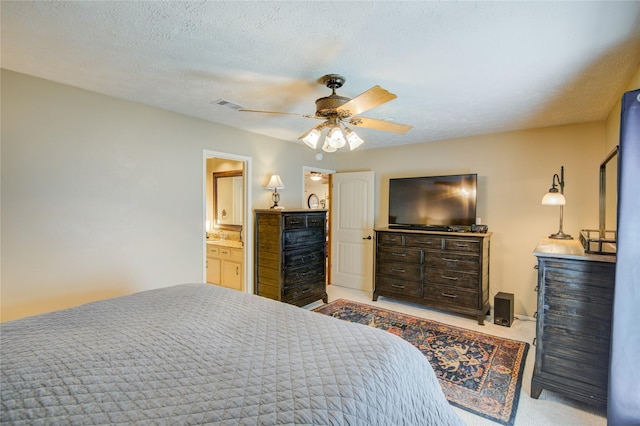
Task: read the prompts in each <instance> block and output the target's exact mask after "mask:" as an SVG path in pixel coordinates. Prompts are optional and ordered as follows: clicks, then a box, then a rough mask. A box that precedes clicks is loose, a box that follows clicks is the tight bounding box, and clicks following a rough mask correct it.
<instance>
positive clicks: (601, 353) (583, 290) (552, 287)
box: [531, 239, 616, 407]
mask: <svg viewBox="0 0 640 426" xmlns="http://www.w3.org/2000/svg"><path fill="white" fill-rule="evenodd" d="M534 255H535V256H536V257H537V258H538V312H537V319H536V363H535V367H534V370H533V377H532V379H531V396H532V397H533V398H538V397H539V396H540V392H542V390H543V389H548V390H550V391H553V392H557V393H560V394H563V395H565V396H568V397H570V398H573V399H576V400H579V401H583V402H586V403H589V404H592V405H596V406H599V407H606V405H607V387H608V377H609V350H610V338H611V316H612V309H613V290H614V284H615V266H616V264H615V256H608V255H590V254H584V251H583V250H582V246H581V245H580V243H579V242H578V241H576V240H569V241H559V240H550V239H544V240H542V241H541V242H540V244H538V247H536V250H535V251H534Z"/></svg>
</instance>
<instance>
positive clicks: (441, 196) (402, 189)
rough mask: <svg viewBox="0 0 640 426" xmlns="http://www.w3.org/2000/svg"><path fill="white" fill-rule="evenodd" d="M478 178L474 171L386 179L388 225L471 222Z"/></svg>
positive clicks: (430, 226) (420, 226)
mask: <svg viewBox="0 0 640 426" xmlns="http://www.w3.org/2000/svg"><path fill="white" fill-rule="evenodd" d="M477 181H478V175H477V174H462V175H448V176H422V177H411V178H396V179H389V227H391V228H418V229H433V228H447V227H455V226H471V225H473V224H474V223H475V222H476V189H477Z"/></svg>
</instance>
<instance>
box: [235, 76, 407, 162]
mask: <svg viewBox="0 0 640 426" xmlns="http://www.w3.org/2000/svg"><path fill="white" fill-rule="evenodd" d="M320 82H321V83H322V84H324V85H325V86H327V87H328V88H329V89H331V91H332V92H331V95H329V96H326V97H324V98H319V99H317V100H316V113H315V115H310V114H295V113H289V112H275V111H259V110H254V109H241V110H240V111H243V112H260V113H266V114H286V115H297V116H301V117H305V118H314V119H318V120H323V121H322V123H320V124H318V125H316V126H314V127H313V128H312V129H311V130H309V131H308V132H306V133H304V134H303V135H302V136H300V137H299V138H298V139H301V140H302V141H303V142H304V143H305V144H306V145H308V146H309V147H310V148H313V149H316V147H317V146H318V141H319V140H320V137H321V136H322V131H323V130H324V129H329V130H328V132H327V136H326V138H325V140H324V143H323V145H322V149H323V150H324V151H326V152H335V151H336V150H338V148H342V147H343V146H345V145H346V144H347V142H348V143H349V148H350V149H351V150H354V149H356V148H357V147H359V146H360V145H362V143H363V142H364V141H363V140H362V139H361V138H360V137H359V136H358V135H357V134H356V132H354V131H353V130H351V129H350V128H349V127H347V124H348V125H350V126H355V127H365V128H368V129H374V130H382V131H385V132H394V133H406V132H408V131H409V130H411V129H412V126H408V125H406V124H398V123H392V122H390V121H385V120H378V119H375V118H366V117H359V116H358V117H356V116H357V115H358V114H361V113H363V112H365V111H368V110H370V109H372V108H375V107H377V106H378V105H382V104H384V103H385V102H389V101H391V100H393V99H395V98H397V96H396V95H394V94H393V93H391V92H389V91H387V90H385V89H383V88H382V87H380V86H373V87H372V88H371V89H369V90H367V91H366V92H364V93H361V94H360V95H358V96H356V97H355V98H353V99H350V98H347V97H344V96H340V95H337V94H336V89H339V88H340V87H342V85H343V84H344V82H345V78H344V77H343V76H341V75H338V74H327V75H325V76H323V77H322V78H321V79H320Z"/></svg>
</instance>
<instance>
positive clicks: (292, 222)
mask: <svg viewBox="0 0 640 426" xmlns="http://www.w3.org/2000/svg"><path fill="white" fill-rule="evenodd" d="M300 223H301V222H300V221H299V220H292V221H291V224H292V225H300Z"/></svg>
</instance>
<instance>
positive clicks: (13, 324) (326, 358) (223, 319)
mask: <svg viewBox="0 0 640 426" xmlns="http://www.w3.org/2000/svg"><path fill="white" fill-rule="evenodd" d="M0 338H1V341H0V356H1V358H0V360H1V366H0V368H1V373H2V382H1V390H0V392H1V395H0V396H1V406H0V408H1V410H2V411H1V413H0V419H1V421H2V423H11V424H83V425H85V424H180V425H186V424H206V423H209V424H229V425H236V424H243V425H254V424H260V425H272V424H335V425H346V424H349V425H365V424H367V425H368V424H372V425H373V424H375V425H385V426H386V425H403V424H406V425H410V424H411V425H457V424H462V421H461V420H460V419H459V417H458V416H457V415H456V414H455V413H454V412H453V411H452V409H451V408H450V406H449V405H448V403H447V401H446V400H445V398H444V395H443V393H442V390H441V389H440V386H439V385H438V382H437V380H436V378H435V375H434V373H433V371H432V369H431V366H430V365H429V363H428V362H427V361H426V359H425V358H424V356H423V355H422V354H421V353H420V352H419V351H418V350H417V349H415V348H414V347H413V346H411V345H410V344H408V343H406V342H405V341H403V340H402V339H400V338H398V337H396V336H394V335H392V334H390V333H387V332H385V331H382V330H378V329H375V328H373V327H367V326H363V325H359V324H352V323H348V322H346V321H340V320H338V319H335V318H331V317H327V316H325V315H321V314H317V313H314V312H310V311H307V310H305V309H301V308H298V307H295V306H291V305H287V304H284V303H280V302H276V301H273V300H269V299H265V298H261V297H258V296H254V295H249V294H244V293H241V292H238V291H234V290H229V289H225V288H221V287H217V286H213V285H208V284H183V285H178V286H174V287H168V288H164V289H158V290H151V291H146V292H142V293H137V294H134V295H131V296H125V297H119V298H114V299H108V300H103V301H99V302H93V303H89V304H86V305H83V306H79V307H75V308H71V309H66V310H62V311H57V312H52V313H49V314H43V315H39V316H35V317H30V318H24V319H20V320H16V321H10V322H6V323H3V324H2V325H1V329H0Z"/></svg>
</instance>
